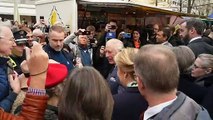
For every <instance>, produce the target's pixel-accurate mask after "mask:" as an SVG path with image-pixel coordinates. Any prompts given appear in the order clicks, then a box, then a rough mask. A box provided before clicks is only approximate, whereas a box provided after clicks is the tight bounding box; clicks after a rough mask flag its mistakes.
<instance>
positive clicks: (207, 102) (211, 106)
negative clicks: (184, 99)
mask: <svg viewBox="0 0 213 120" xmlns="http://www.w3.org/2000/svg"><path fill="white" fill-rule="evenodd" d="M212 80H213V79H212ZM201 105H202V106H203V107H204V108H206V109H207V110H208V112H209V115H210V116H211V118H212V119H213V85H212V86H211V87H209V88H208V92H207V94H206V96H205V97H204V99H203V102H202V103H201Z"/></svg>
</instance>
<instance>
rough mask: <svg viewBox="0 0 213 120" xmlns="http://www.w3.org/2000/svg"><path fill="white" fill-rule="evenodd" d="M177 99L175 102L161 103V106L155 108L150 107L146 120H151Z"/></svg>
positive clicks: (145, 115)
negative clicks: (150, 119)
mask: <svg viewBox="0 0 213 120" xmlns="http://www.w3.org/2000/svg"><path fill="white" fill-rule="evenodd" d="M176 99H177V97H175V98H174V99H173V100H170V101H167V102H164V103H161V104H159V105H156V106H153V107H148V109H147V110H146V111H145V112H144V117H143V119H144V120H147V119H149V118H150V117H152V116H154V115H156V114H157V113H159V112H160V111H161V110H163V108H165V107H167V106H169V105H171V104H172V103H173V102H174V101H175V100H176Z"/></svg>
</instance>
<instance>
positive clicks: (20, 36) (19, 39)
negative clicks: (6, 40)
mask: <svg viewBox="0 0 213 120" xmlns="http://www.w3.org/2000/svg"><path fill="white" fill-rule="evenodd" d="M26 35H27V32H25V31H24V30H19V31H16V32H14V33H13V36H14V38H15V42H16V43H17V44H21V43H26V41H27V37H26Z"/></svg>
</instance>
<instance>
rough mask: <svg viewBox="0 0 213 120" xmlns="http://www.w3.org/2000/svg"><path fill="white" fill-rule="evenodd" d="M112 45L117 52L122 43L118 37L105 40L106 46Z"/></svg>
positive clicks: (121, 47)
mask: <svg viewBox="0 0 213 120" xmlns="http://www.w3.org/2000/svg"><path fill="white" fill-rule="evenodd" d="M107 45H109V46H113V48H114V49H115V50H116V51H117V52H119V51H121V50H122V49H123V48H124V44H123V42H122V41H120V40H119V39H110V40H109V41H107V43H106V46H107Z"/></svg>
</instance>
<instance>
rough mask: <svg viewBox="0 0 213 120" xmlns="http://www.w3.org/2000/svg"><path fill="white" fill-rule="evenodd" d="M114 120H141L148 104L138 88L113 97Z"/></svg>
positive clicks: (128, 89) (132, 88)
mask: <svg viewBox="0 0 213 120" xmlns="http://www.w3.org/2000/svg"><path fill="white" fill-rule="evenodd" d="M113 99H114V109H113V114H112V119H113V120H139V117H140V114H141V113H142V112H144V111H145V110H146V109H147V107H148V104H147V102H146V100H145V99H144V97H143V96H142V95H141V94H140V92H139V90H138V88H137V87H128V88H126V90H125V92H123V93H120V94H116V95H113Z"/></svg>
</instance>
